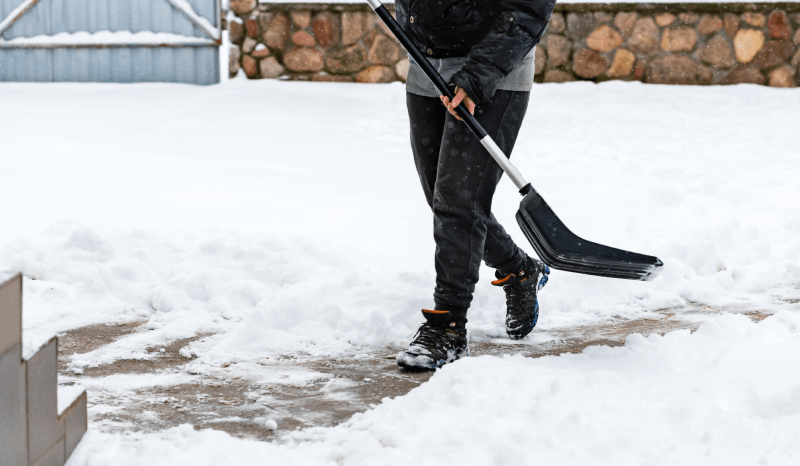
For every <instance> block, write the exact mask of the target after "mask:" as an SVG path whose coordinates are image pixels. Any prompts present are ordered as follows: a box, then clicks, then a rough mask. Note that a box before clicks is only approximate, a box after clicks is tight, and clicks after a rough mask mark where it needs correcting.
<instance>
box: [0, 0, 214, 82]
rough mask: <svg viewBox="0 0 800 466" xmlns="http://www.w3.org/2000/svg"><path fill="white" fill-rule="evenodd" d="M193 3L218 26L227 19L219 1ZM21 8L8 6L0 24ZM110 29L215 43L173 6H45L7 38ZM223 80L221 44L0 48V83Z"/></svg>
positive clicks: (74, 1)
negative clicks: (204, 39) (222, 19)
mask: <svg viewBox="0 0 800 466" xmlns="http://www.w3.org/2000/svg"><path fill="white" fill-rule="evenodd" d="M188 1H189V3H190V4H191V5H192V7H193V8H194V10H195V12H197V13H198V14H199V15H201V16H203V17H205V18H206V19H208V20H209V22H210V23H212V24H216V23H217V22H218V21H219V18H218V14H219V12H218V11H217V1H216V0H188ZM21 3H22V0H0V18H5V17H6V16H7V15H8V14H9V13H10V12H11V11H12V10H14V9H15V8H16V7H18V6H19V5H20V4H21ZM108 30H111V31H131V32H141V31H152V32H171V33H173V34H181V35H186V36H192V37H202V38H207V36H206V34H205V33H204V32H203V31H202V30H200V29H199V28H198V27H196V26H195V25H194V23H192V22H191V20H189V18H187V17H186V15H184V14H183V13H182V12H180V11H178V10H177V9H175V8H173V7H172V5H170V4H169V3H168V2H167V1H166V0H40V1H39V3H37V4H36V5H35V6H34V7H33V8H31V9H30V10H29V11H28V12H27V13H26V14H25V15H24V16H23V17H22V18H20V19H19V20H18V21H17V22H16V23H15V24H14V25H13V26H12V27H11V28H9V29H8V30H7V31H6V32H5V33H4V34H3V35H2V38H3V39H5V40H10V39H13V38H16V37H34V36H38V35H54V34H59V33H62V32H68V33H75V32H81V31H86V32H90V33H91V32H99V31H108ZM219 75H220V68H219V48H218V47H216V46H208V47H205V46H204V47H140V48H132V47H131V48H126V47H117V48H114V47H111V48H63V49H18V50H15V49H0V81H37V82H46V81H78V82H143V81H166V82H180V83H194V84H214V83H218V82H219Z"/></svg>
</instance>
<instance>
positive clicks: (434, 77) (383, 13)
mask: <svg viewBox="0 0 800 466" xmlns="http://www.w3.org/2000/svg"><path fill="white" fill-rule="evenodd" d="M367 3H369V6H371V7H372V9H373V10H375V14H377V15H378V17H379V18H380V19H381V21H383V23H384V24H386V27H388V28H389V30H390V31H392V33H393V34H394V36H395V37H397V40H399V41H400V44H402V46H403V48H405V49H406V51H407V52H408V53H409V54H410V55H411V57H412V58H414V61H415V62H417V64H419V66H420V67H421V68H422V71H423V72H424V73H425V75H426V76H427V77H428V79H430V80H431V82H432V83H433V85H434V86H436V89H437V90H438V91H439V93H440V94H441V95H443V96H447V98H448V99H450V100H451V101H452V100H453V98H454V97H455V96H454V95H453V92H452V91H451V90H450V88H448V87H447V83H446V82H444V79H442V77H441V76H440V75H439V73H438V72H437V71H436V70H435V69H434V68H433V66H432V65H431V64H430V62H429V61H428V60H427V59H426V58H425V56H424V55H423V54H422V52H420V51H419V50H417V47H415V46H414V43H413V42H411V39H409V38H408V36H407V35H406V33H405V32H403V30H402V29H400V25H399V24H397V21H395V19H394V17H392V15H391V14H390V13H389V11H388V10H387V9H386V7H385V6H383V4H382V3H381V2H380V0H367ZM456 111H457V112H458V114H459V116H461V118H463V119H464V123H466V124H467V127H468V128H469V130H470V131H472V134H474V135H475V137H477V138H478V140H479V141H480V142H481V144H482V145H483V147H485V148H486V150H487V151H489V154H491V156H492V158H494V160H495V161H496V162H497V164H498V165H500V168H502V169H503V171H504V172H506V175H508V177H509V178H511V181H513V182H514V184H515V185H516V186H517V188H518V189H519V192H520V194H522V195H523V196H524V195H525V194H527V193H528V192H530V191H531V189H533V188H532V187H531V185H530V183H528V182H527V181H525V178H524V177H523V176H522V173H520V172H519V170H517V167H515V166H514V165H512V164H511V162H510V161H509V160H508V157H506V154H504V153H503V151H502V150H500V148H499V147H498V146H497V143H495V142H494V140H493V139H492V138H491V137H489V135H488V134H486V130H484V129H483V126H481V124H480V123H478V120H476V119H475V117H474V116H472V115H471V114H470V113H469V111H468V110H467V106H466V105H459V106H458V107H456Z"/></svg>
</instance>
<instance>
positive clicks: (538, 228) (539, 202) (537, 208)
mask: <svg viewBox="0 0 800 466" xmlns="http://www.w3.org/2000/svg"><path fill="white" fill-rule="evenodd" d="M517 223H519V226H520V228H522V231H523V232H524V233H525V236H526V237H527V238H528V241H530V243H531V245H532V246H533V249H534V250H536V254H538V255H539V258H540V259H541V260H542V261H543V262H544V263H545V264H547V265H549V266H550V267H553V268H554V269H558V270H565V271H567V272H575V273H582V274H587V275H598V276H601V277H609V278H622V279H627V280H644V281H650V280H652V279H654V278H655V277H656V276H658V274H659V273H660V272H661V269H662V267H663V265H664V264H663V262H661V260H660V259H659V258H657V257H653V256H647V255H644V254H638V253H635V252H630V251H623V250H622V249H616V248H612V247H609V246H604V245H602V244H597V243H593V242H591V241H586V240H585V239H583V238H580V237H579V236H577V235H576V234H574V233H573V232H571V231H570V230H569V228H567V226H566V225H564V222H562V221H561V219H559V218H558V216H556V214H555V212H553V209H551V208H550V206H549V205H547V202H546V201H545V200H544V199H543V198H542V197H541V196H540V195H539V193H537V192H536V191H535V190H533V189H531V191H530V192H528V193H527V194H526V195H525V197H524V198H523V199H522V202H521V203H520V206H519V211H518V212H517Z"/></svg>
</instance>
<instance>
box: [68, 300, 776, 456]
mask: <svg viewBox="0 0 800 466" xmlns="http://www.w3.org/2000/svg"><path fill="white" fill-rule="evenodd" d="M696 312H697V313H717V312H721V311H720V310H717V309H711V308H698V309H697V310H696ZM748 315H749V316H750V317H751V318H752V319H753V320H757V321H758V320H761V319H763V318H765V317H766V314H760V313H749V314H748ZM688 317H690V313H685V312H682V313H681V314H680V316H679V315H676V314H675V313H673V312H670V311H669V310H662V311H658V312H656V313H655V316H654V317H650V318H646V319H638V320H622V319H612V320H610V321H607V322H604V323H603V324H597V325H588V326H583V327H574V328H563V329H558V330H556V331H550V332H548V334H549V335H551V336H553V337H554V338H553V339H552V340H550V341H548V342H546V343H543V344H531V343H519V342H512V341H511V340H504V339H495V340H483V341H477V342H472V343H471V344H470V350H471V353H472V355H473V356H480V355H487V354H488V355H505V354H521V355H523V356H526V357H541V356H547V355H558V354H563V353H579V352H581V351H583V349H584V348H586V347H587V346H594V345H606V346H621V345H623V344H624V342H625V338H626V337H627V336H628V335H630V334H633V333H640V334H642V335H645V336H647V335H650V334H654V333H658V334H664V333H667V332H670V331H673V330H679V329H689V330H690V331H694V330H695V329H696V328H697V327H699V325H700V319H691V318H688ZM140 324H141V323H128V324H120V325H96V326H90V327H84V328H80V329H76V330H72V331H69V332H66V333H64V334H62V335H59V353H60V354H59V370H60V374H61V376H62V380H64V381H66V383H78V384H84V385H88V386H90V387H92V386H94V387H98V386H101V387H102V384H100V385H98V384H97V383H93V382H96V381H102V380H104V379H103V378H107V377H109V376H114V375H120V374H139V375H140V376H141V377H147V374H151V375H155V374H175V375H176V376H185V379H186V380H185V383H184V382H181V383H177V384H172V385H159V384H155V385H154V386H148V387H146V388H142V389H131V390H126V389H124V388H123V389H116V391H115V389H94V390H93V389H90V390H89V404H90V411H89V414H90V422H91V423H93V427H95V428H98V429H100V430H103V431H144V432H151V431H158V430H163V429H166V428H170V427H174V426H178V425H180V424H185V423H188V424H192V425H194V426H196V428H214V429H218V430H222V431H225V432H228V433H230V434H231V435H234V436H237V437H246V438H256V439H263V440H268V439H272V438H274V437H275V434H276V433H275V432H271V431H269V430H268V429H267V428H266V427H265V426H264V422H265V421H266V420H267V419H274V420H276V421H277V422H278V424H279V432H280V431H286V430H292V429H296V428H303V427H311V426H334V425H337V424H339V423H341V422H343V421H345V420H347V419H349V418H350V417H351V416H352V415H353V414H355V413H358V412H363V411H366V410H367V409H369V408H370V406H373V405H377V404H379V403H380V402H381V400H382V399H384V398H386V397H389V398H394V397H397V396H402V395H405V394H406V393H408V392H409V391H411V390H413V389H414V388H415V387H418V386H419V385H420V384H422V383H424V382H426V381H427V380H428V379H429V378H430V377H431V376H432V375H433V373H430V372H427V373H415V372H407V371H401V370H399V369H398V368H397V365H396V363H395V360H394V356H395V353H396V352H395V351H391V350H389V349H386V350H374V351H372V352H369V353H367V354H359V355H357V357H355V356H351V357H336V358H312V357H307V356H303V355H298V356H294V357H292V356H289V357H280V358H274V359H271V360H266V359H265V360H264V361H262V362H261V363H259V364H250V365H249V366H247V367H244V366H243V365H236V364H226V365H223V366H222V367H218V368H215V369H214V370H212V371H206V372H205V373H202V374H199V375H198V374H195V375H191V374H192V371H191V370H188V371H187V364H190V363H191V360H190V359H187V358H184V357H183V356H181V355H180V354H179V351H180V350H181V348H183V347H184V346H186V345H187V344H188V343H189V342H191V341H193V340H195V339H198V338H202V335H199V336H196V337H194V338H191V339H183V340H177V341H173V342H171V343H169V344H166V345H164V346H162V347H163V348H164V349H165V351H164V352H163V353H159V354H157V355H156V357H155V359H152V360H120V361H116V362H115V363H113V364H107V365H103V366H99V367H90V368H86V369H84V371H83V373H82V374H75V373H72V372H70V371H69V370H68V369H69V366H68V361H69V359H70V357H71V355H73V354H76V353H77V354H82V353H86V352H88V351H92V350H96V349H98V348H102V347H103V346H104V345H107V344H109V343H111V342H113V341H115V340H117V339H120V338H124V337H125V336H126V335H130V334H132V333H134V332H137V331H141V330H140V329H139V325H140ZM298 373H299V374H305V376H304V377H303V378H301V379H300V380H299V381H297V382H292V381H291V380H292V379H291V377H292V376H293V375H292V374H298Z"/></svg>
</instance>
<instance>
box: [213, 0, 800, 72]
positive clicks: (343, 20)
mask: <svg viewBox="0 0 800 466" xmlns="http://www.w3.org/2000/svg"><path fill="white" fill-rule="evenodd" d="M230 6H231V14H230V15H228V21H227V27H228V30H229V32H230V37H231V41H232V42H233V44H234V45H233V46H232V48H231V53H230V74H231V76H235V75H236V74H237V73H239V72H243V73H245V75H246V76H247V77H248V78H251V79H258V78H281V79H293V80H311V81H346V82H350V81H356V82H365V83H383V82H392V81H396V80H400V81H403V80H405V77H406V73H407V71H408V60H407V59H406V56H405V52H404V51H403V50H402V47H401V46H400V45H399V44H398V43H397V42H396V40H395V39H394V37H393V36H392V34H391V33H390V32H389V31H388V29H386V27H385V26H383V24H382V23H381V21H380V20H379V19H378V17H377V16H375V14H374V13H372V10H371V9H370V8H369V6H367V5H366V4H363V5H362V4H322V3H319V4H316V3H315V4H310V3H298V4H286V3H283V4H280V3H277V4H257V2H256V0H231V1H230ZM390 6H391V5H387V7H390ZM799 44H800V3H722V4H704V3H695V4H691V3H683V4H611V3H586V4H557V5H556V11H555V13H554V14H553V18H552V20H551V22H550V25H549V27H548V29H547V33H546V35H545V36H544V38H543V39H542V42H541V43H540V44H539V46H538V47H537V51H536V78H535V80H536V81H537V82H568V81H579V80H588V81H595V82H600V81H606V80H610V79H618V80H626V81H643V82H647V83H653V84H700V85H707V84H739V83H754V84H767V85H770V86H775V87H795V86H797V85H798V83H800V80H799V79H798V77H799V75H800V73H798V66H799V64H800V50H798V48H799V47H798V45H799Z"/></svg>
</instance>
